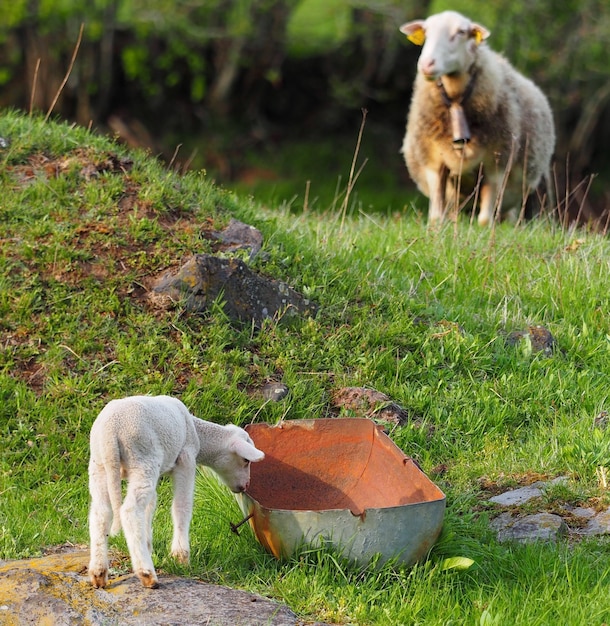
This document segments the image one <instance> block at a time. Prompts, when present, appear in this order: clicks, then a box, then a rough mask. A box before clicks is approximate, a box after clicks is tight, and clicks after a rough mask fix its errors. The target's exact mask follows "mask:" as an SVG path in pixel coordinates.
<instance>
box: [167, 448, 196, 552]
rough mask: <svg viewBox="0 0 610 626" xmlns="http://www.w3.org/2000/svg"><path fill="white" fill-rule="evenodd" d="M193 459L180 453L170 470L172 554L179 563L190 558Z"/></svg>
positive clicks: (193, 476) (193, 477)
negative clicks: (172, 468)
mask: <svg viewBox="0 0 610 626" xmlns="http://www.w3.org/2000/svg"><path fill="white" fill-rule="evenodd" d="M195 467H196V465H195V460H194V459H192V458H189V457H186V455H181V456H180V457H179V458H178V462H177V464H176V466H175V467H174V470H173V472H172V479H173V482H174V500H173V502H172V519H173V522H174V536H173V539H172V556H173V557H174V558H175V559H176V560H177V561H179V562H180V563H184V564H188V562H189V559H190V553H191V548H190V541H189V528H190V525H191V518H192V516H193V493H194V490H195Z"/></svg>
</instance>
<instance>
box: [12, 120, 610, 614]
mask: <svg viewBox="0 0 610 626" xmlns="http://www.w3.org/2000/svg"><path fill="white" fill-rule="evenodd" d="M0 137H1V138H3V140H4V142H5V143H6V144H8V145H7V147H4V148H2V149H1V151H0V161H1V166H0V190H1V194H2V195H1V198H2V199H1V200H0V340H1V347H2V350H1V352H0V436H1V438H2V454H1V457H0V559H13V558H21V557H28V556H34V555H37V554H39V553H40V552H41V550H42V549H43V548H44V547H46V546H51V545H55V544H63V543H66V542H69V543H74V544H86V543H87V542H88V531H87V508H88V491H87V463H88V433H89V429H90V426H91V423H92V422H93V420H94V419H95V416H96V415H97V413H98V412H99V411H100V410H101V408H102V407H103V406H104V404H105V403H106V402H107V401H108V400H110V399H111V398H115V397H119V396H125V395H130V394H137V393H148V394H156V393H170V394H174V395H176V396H179V397H181V398H182V400H183V401H184V402H185V403H186V404H187V405H188V406H189V407H190V408H191V410H192V411H193V413H195V414H196V415H198V416H199V417H201V418H203V419H208V420H212V421H216V422H220V423H226V422H235V423H238V424H242V425H243V424H246V423H248V422H250V421H252V420H258V421H266V422H271V423H276V422H278V421H279V420H281V419H299V418H316V417H325V416H328V415H330V414H331V408H330V403H329V392H330V391H331V390H332V389H333V388H336V387H341V386H369V387H373V388H375V389H378V390H380V391H383V392H385V393H386V394H388V395H389V396H390V397H391V398H392V399H393V400H394V401H395V402H397V403H398V404H400V405H401V406H403V407H404V408H405V409H407V410H408V412H409V414H410V415H411V417H412V419H411V421H410V422H409V423H408V424H406V425H404V426H402V427H392V426H391V427H390V436H391V437H392V439H393V440H394V441H395V442H396V443H397V445H399V446H400V447H401V448H402V449H403V450H404V451H405V452H406V453H407V454H408V455H411V456H413V457H414V458H415V459H416V460H417V461H418V463H419V464H420V465H421V467H422V468H423V469H424V471H426V472H428V473H429V474H430V475H431V476H432V477H433V479H434V480H435V482H436V483H437V484H438V485H439V486H440V487H441V488H442V489H443V490H444V492H445V493H446V494H447V514H446V521H445V526H444V530H443V533H442V536H441V538H440V541H439V542H438V543H437V545H436V546H434V548H433V549H432V550H431V552H430V554H429V555H428V557H427V558H426V559H424V560H423V561H422V562H420V563H418V564H416V565H415V566H413V567H411V568H405V567H402V566H400V565H397V564H394V563H390V564H387V565H384V566H382V567H376V566H375V565H374V564H372V565H369V566H366V567H364V566H356V565H354V564H350V563H347V562H345V561H343V560H342V559H341V556H340V555H339V554H336V553H334V552H332V551H329V550H323V549H304V550H303V551H302V552H301V553H299V554H298V555H296V556H294V557H292V558H290V559H288V560H286V561H282V562H279V561H276V560H275V559H274V558H273V557H271V556H270V555H268V554H267V553H265V552H264V550H263V549H262V547H261V546H260V545H259V544H258V543H257V542H256V540H255V539H254V537H253V535H252V533H251V531H249V529H248V528H247V527H243V530H242V532H241V533H240V535H239V536H236V535H234V534H233V533H231V532H230V530H229V529H230V522H237V521H239V520H240V519H241V517H242V516H241V513H240V511H239V509H238V507H237V504H236V503H235V501H234V499H233V496H232V495H231V494H230V493H228V491H227V490H226V489H225V488H224V487H221V486H220V485H218V483H217V482H216V481H215V479H214V478H213V477H211V476H210V475H209V474H207V473H205V472H203V471H202V472H201V473H200V474H199V475H198V479H197V487H196V496H195V512H194V520H193V527H192V533H191V542H192V550H193V558H192V563H191V565H190V566H189V567H187V568H185V567H181V566H179V565H178V564H176V563H174V562H173V561H172V560H171V558H170V557H169V542H170V537H171V522H170V514H169V502H170V498H171V493H170V486H169V484H167V483H166V482H162V483H161V485H160V494H159V507H158V513H157V516H156V520H155V526H154V528H155V544H154V550H155V559H156V563H157V564H158V566H159V568H160V570H161V572H166V573H177V574H181V575H188V576H193V577H197V578H200V579H201V580H204V581H209V582H214V583H222V584H226V585H231V586H235V587H240V588H245V589H250V590H253V591H257V592H259V593H262V594H264V595H266V596H269V597H272V598H275V599H278V600H281V601H284V602H286V603H287V604H288V605H289V606H290V607H291V608H292V609H293V610H294V611H296V612H297V614H299V615H300V616H301V617H302V618H303V619H304V620H311V621H313V620H320V621H325V622H328V623H337V624H359V625H364V624H383V625H385V624H387V625H388V626H390V625H391V626H396V625H399V624H439V625H440V624H481V625H489V624H506V625H509V624H510V625H513V624H527V625H528V626H533V625H556V624H566V625H568V624H574V625H581V624H599V625H601V624H603V623H608V621H609V620H610V603H609V602H608V586H609V584H610V565H609V563H610V547H609V545H608V542H607V540H606V539H604V538H597V539H587V540H584V539H583V540H574V539H573V538H572V539H566V540H561V541H559V542H558V543H550V544H547V543H541V544H533V545H525V546H523V545H515V544H500V543H498V542H497V540H496V538H495V535H494V534H493V533H492V531H491V530H490V527H489V521H490V519H491V518H492V517H493V516H494V515H495V514H496V513H497V511H496V510H495V509H494V508H493V507H492V506H491V505H490V504H488V503H487V502H486V500H487V498H488V497H489V494H487V495H486V493H485V492H484V491H483V488H482V485H483V484H487V483H493V484H496V485H499V486H504V487H510V486H512V485H515V484H519V483H520V481H522V479H523V477H524V476H527V475H530V474H535V475H542V476H548V477H554V476H559V475H562V476H568V477H569V481H568V483H567V486H565V487H562V489H560V490H557V491H553V493H550V494H549V495H548V497H547V500H546V501H545V502H543V503H541V506H542V507H544V506H553V503H555V502H556V501H558V500H561V501H564V500H565V501H569V502H570V503H572V504H589V505H592V504H593V505H595V506H598V507H599V508H602V507H604V506H608V505H609V504H610V499H609V498H608V493H607V490H606V485H605V484H604V481H603V480H600V477H601V476H604V475H605V474H604V471H603V470H604V468H607V467H608V466H609V465H610V431H608V430H606V429H605V428H604V425H603V423H602V421H600V420H599V419H597V420H596V418H599V416H600V414H602V412H603V411H605V410H608V405H609V404H610V399H609V397H608V395H609V389H610V387H609V383H608V381H609V380H610V331H609V326H608V311H609V310H610V289H609V282H608V280H609V279H608V277H609V276H610V243H609V241H608V239H607V238H605V237H602V236H600V235H597V234H595V233H593V232H587V231H586V230H581V231H577V230H566V229H564V228H561V227H560V226H559V225H557V224H555V223H554V222H552V221H550V220H546V219H539V220H537V221H534V222H532V223H529V224H527V225H524V226H519V227H516V228H515V227H513V226H511V225H508V224H500V225H498V226H496V227H495V228H494V229H485V230H483V229H480V228H478V227H477V226H472V225H470V224H469V223H468V222H467V221H466V220H464V221H463V222H462V221H460V222H459V223H458V225H457V227H454V226H453V225H451V226H448V227H446V228H440V229H437V230H430V229H428V228H427V227H426V224H425V222H423V221H422V220H420V219H418V218H417V217H415V216H414V215H413V214H410V215H409V216H407V217H406V216H405V215H400V214H396V215H385V216H383V215H379V214H375V215H374V216H371V215H368V214H366V213H365V212H362V211H360V210H359V209H358V206H356V205H355V204H353V205H352V206H351V208H350V210H349V211H348V212H347V215H342V214H340V212H339V211H338V210H329V211H327V212H314V211H305V212H303V213H301V214H300V215H295V214H294V213H293V212H291V211H290V210H289V209H288V208H287V207H279V208H275V209H273V210H270V209H267V208H264V207H262V206H260V205H258V204H257V203H256V202H255V201H253V200H251V199H245V198H243V197H237V196H235V195H233V194H231V193H230V192H228V191H225V190H222V189H220V188H218V187H215V186H214V185H213V184H212V183H211V182H209V181H208V180H207V179H206V177H205V176H204V175H203V174H201V173H190V174H186V175H184V176H178V175H176V174H174V173H172V172H169V171H167V170H166V169H164V168H163V167H162V166H161V164H159V163H158V162H157V161H156V160H155V159H154V158H153V157H151V156H150V155H147V154H145V153H141V152H135V153H134V152H131V153H127V152H125V151H124V150H123V149H122V148H121V147H119V146H117V145H115V144H113V143H111V142H110V141H108V140H106V139H104V138H101V137H98V136H96V135H94V134H92V133H89V132H87V131H85V130H83V129H79V128H74V127H69V126H67V125H64V124H57V123H55V122H52V121H47V122H45V121H44V120H43V119H41V118H37V117H27V116H24V115H22V114H19V113H16V112H6V113H4V114H2V116H1V117H0ZM230 217H236V218H238V219H240V220H242V221H245V222H247V223H250V224H252V225H253V226H255V227H257V228H259V229H260V230H261V231H262V232H263V234H264V237H265V243H264V249H263V254H260V255H259V256H258V257H257V259H256V260H255V261H254V266H255V269H257V270H258V271H259V272H262V273H264V274H266V275H269V276H272V277H274V278H278V279H282V280H285V281H287V282H289V283H290V284H291V285H292V286H294V287H295V288H296V289H298V290H299V291H301V292H302V293H304V294H305V295H307V297H309V298H311V299H312V300H314V301H315V302H317V303H318V304H319V306H320V311H319V313H318V315H317V316H316V318H315V319H301V320H298V321H294V320H293V321H288V320H285V319H274V320H269V321H268V322H267V323H266V324H265V325H264V327H263V328H262V329H261V330H260V331H256V330H254V329H253V328H251V327H250V326H248V325H243V326H237V325H235V324H233V323H231V322H230V321H229V320H228V319H227V317H226V316H225V315H224V313H223V310H222V306H221V304H222V303H221V302H219V303H217V305H216V306H214V307H212V309H211V310H210V311H208V312H207V313H205V314H204V315H192V314H188V313H187V312H186V311H184V310H183V308H182V307H181V306H180V304H179V303H177V304H176V306H174V307H170V308H169V309H168V308H162V309H159V308H156V307H155V306H153V304H152V303H151V302H150V301H149V300H148V299H147V297H146V293H147V290H148V289H149V288H150V284H151V281H152V279H154V278H155V277H157V276H159V275H161V274H162V273H164V272H165V271H168V270H171V269H175V268H176V267H178V266H179V265H180V264H181V263H182V262H184V260H186V259H187V258H188V257H189V256H190V255H191V254H193V253H197V252H206V251H209V250H210V247H211V245H212V244H211V241H210V239H209V238H208V237H206V236H205V234H206V233H208V232H209V230H211V229H220V228H222V227H223V226H224V225H225V224H226V222H227V221H228V219H229V218H230ZM536 324H540V325H544V326H545V327H546V328H548V329H549V330H550V331H551V332H552V334H553V336H554V337H555V340H556V349H555V351H554V352H553V354H552V355H551V356H545V355H543V354H542V353H536V352H535V351H533V349H532V346H531V344H530V343H528V342H527V341H523V342H520V343H518V344H517V345H516V346H511V345H509V344H508V343H507V341H506V337H507V335H508V334H509V333H510V332H511V331H514V330H523V329H524V328H526V327H527V326H528V325H536ZM269 379H276V380H278V379H281V380H282V381H283V382H284V383H286V384H287V385H288V386H289V388H290V394H289V396H288V397H287V398H286V399H285V400H283V401H282V402H279V403H265V402H264V401H263V399H262V397H260V396H258V395H256V394H253V393H251V392H250V391H251V390H252V389H256V388H257V387H260V385H261V384H262V383H264V382H265V381H266V380H269ZM439 468H443V469H442V471H441V470H439ZM113 546H114V548H115V549H117V550H119V551H122V552H123V553H126V547H125V544H124V541H123V539H122V537H121V536H119V537H117V538H115V539H113Z"/></svg>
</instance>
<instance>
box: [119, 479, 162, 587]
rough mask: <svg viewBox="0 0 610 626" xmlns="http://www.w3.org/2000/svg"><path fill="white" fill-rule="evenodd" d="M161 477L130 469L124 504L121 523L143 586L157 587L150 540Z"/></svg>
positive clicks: (134, 568) (134, 566)
mask: <svg viewBox="0 0 610 626" xmlns="http://www.w3.org/2000/svg"><path fill="white" fill-rule="evenodd" d="M158 478H159V476H158V475H155V476H152V475H150V474H146V473H140V472H131V473H130V474H129V485H128V487H127V494H126V496H125V501H124V502H123V506H122V507H121V523H122V524H123V532H124V533H125V539H126V541H127V546H128V548H129V555H130V556H131V564H132V566H133V570H134V572H135V573H136V575H137V577H138V578H139V579H140V582H141V583H142V585H143V586H144V587H148V588H149V589H156V588H157V587H158V586H159V579H158V578H157V574H156V572H155V566H154V565H153V562H152V554H151V551H150V550H149V542H150V543H152V542H151V531H150V520H152V514H153V512H154V502H156V497H157V494H156V488H157V480H158Z"/></svg>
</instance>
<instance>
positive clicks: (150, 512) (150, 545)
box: [145, 489, 157, 554]
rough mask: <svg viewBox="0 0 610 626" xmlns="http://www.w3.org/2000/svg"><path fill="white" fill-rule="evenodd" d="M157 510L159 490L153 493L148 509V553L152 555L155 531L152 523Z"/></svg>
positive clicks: (146, 517)
mask: <svg viewBox="0 0 610 626" xmlns="http://www.w3.org/2000/svg"><path fill="white" fill-rule="evenodd" d="M156 508H157V490H156V489H155V491H154V492H153V497H152V499H151V501H150V502H149V503H148V506H147V507H146V516H145V519H146V547H147V548H148V552H150V554H152V551H153V530H152V523H153V517H154V515H155V509H156Z"/></svg>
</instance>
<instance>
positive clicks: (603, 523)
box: [579, 509, 610, 536]
mask: <svg viewBox="0 0 610 626" xmlns="http://www.w3.org/2000/svg"><path fill="white" fill-rule="evenodd" d="M579 534H581V535H585V536H594V535H610V509H606V510H605V511H602V512H601V513H598V514H597V515H595V516H594V517H592V518H591V519H590V520H589V523H588V524H587V525H586V526H585V527H584V528H582V529H581V530H580V531H579Z"/></svg>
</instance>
